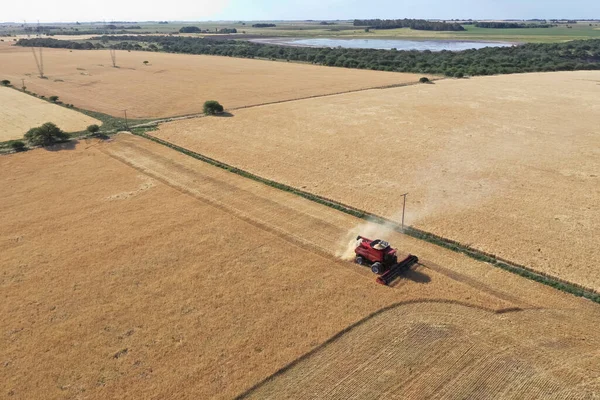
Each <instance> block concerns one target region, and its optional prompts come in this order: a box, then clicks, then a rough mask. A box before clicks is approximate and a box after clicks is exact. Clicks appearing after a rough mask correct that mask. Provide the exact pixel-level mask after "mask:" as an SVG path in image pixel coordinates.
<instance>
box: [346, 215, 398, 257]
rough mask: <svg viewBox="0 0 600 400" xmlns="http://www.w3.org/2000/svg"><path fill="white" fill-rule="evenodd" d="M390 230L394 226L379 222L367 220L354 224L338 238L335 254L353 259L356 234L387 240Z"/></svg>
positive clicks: (392, 229)
mask: <svg viewBox="0 0 600 400" xmlns="http://www.w3.org/2000/svg"><path fill="white" fill-rule="evenodd" d="M392 232H394V228H393V227H392V226H391V225H390V224H379V223H376V222H371V221H367V222H364V223H362V224H359V225H356V226H355V227H354V228H352V229H350V230H349V231H348V232H346V235H345V236H344V237H343V238H342V239H341V240H340V242H339V244H338V250H337V251H336V253H335V256H336V257H339V258H341V259H342V260H347V261H350V260H353V259H354V249H355V248H356V246H358V241H357V240H356V237H357V236H358V235H361V236H364V237H367V238H369V239H383V240H387V239H388V238H389V236H390V234H391V233H392Z"/></svg>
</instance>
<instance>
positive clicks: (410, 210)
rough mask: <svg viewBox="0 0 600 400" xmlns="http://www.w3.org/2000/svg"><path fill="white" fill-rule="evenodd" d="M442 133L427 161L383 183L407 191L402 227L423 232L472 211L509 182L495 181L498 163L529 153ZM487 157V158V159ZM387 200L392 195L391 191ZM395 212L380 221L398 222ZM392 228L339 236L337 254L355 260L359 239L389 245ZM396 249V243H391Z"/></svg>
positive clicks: (373, 226)
mask: <svg viewBox="0 0 600 400" xmlns="http://www.w3.org/2000/svg"><path fill="white" fill-rule="evenodd" d="M456 129H457V130H458V131H457V132H446V138H445V139H443V138H440V140H445V142H444V143H443V144H442V145H440V146H439V148H438V149H437V150H436V151H435V152H434V153H433V154H432V155H430V156H429V158H428V159H426V160H423V161H422V162H421V163H419V164H416V165H415V166H414V169H412V170H410V171H407V172H406V173H405V174H403V175H399V176H398V177H396V178H393V177H390V176H387V179H389V180H391V181H393V182H398V183H399V185H398V186H401V189H400V190H398V187H396V188H395V190H396V191H397V192H408V193H409V194H408V197H407V202H406V213H405V216H404V221H405V226H417V225H420V226H423V227H427V226H429V225H430V224H431V223H434V224H435V225H438V226H439V224H444V223H445V222H443V221H444V216H448V221H450V220H451V218H450V217H451V216H453V215H456V214H457V213H463V212H465V211H467V210H469V209H475V208H477V207H480V206H481V205H482V204H485V203H486V202H488V201H490V200H492V199H494V197H496V196H497V195H498V193H499V191H501V189H502V188H503V187H504V186H505V185H507V184H508V183H509V181H507V180H498V178H497V169H498V165H499V164H501V163H510V162H511V161H512V160H516V159H518V158H519V157H521V156H523V155H524V154H526V152H527V151H531V149H524V148H515V146H514V145H513V144H512V143H511V142H510V141H506V140H504V138H502V137H492V138H489V137H486V138H485V139H486V140H488V142H486V141H483V140H480V139H478V138H476V139H477V140H476V139H474V140H473V142H468V143H466V144H465V143H462V142H460V141H454V140H451V139H452V137H453V136H456V135H460V134H461V132H460V130H459V129H458V128H456ZM490 154H491V156H490ZM390 195H391V196H393V195H394V194H393V193H392V192H391V193H390ZM398 202H399V207H398V208H397V209H394V210H391V212H385V213H384V214H382V216H384V217H386V218H387V219H389V220H392V221H396V222H397V223H398V224H400V222H401V221H402V200H401V198H399V199H398ZM393 230H394V229H393V227H391V226H389V224H388V225H387V226H386V225H381V224H377V223H375V222H365V223H361V224H358V225H357V226H355V227H353V228H352V229H350V230H349V231H348V232H346V233H345V234H344V236H343V237H342V238H340V241H339V243H340V244H339V250H338V251H337V252H336V255H337V256H338V257H340V258H342V259H345V260H349V259H352V257H353V256H354V252H353V250H354V248H355V245H356V236H357V235H362V236H365V237H368V238H370V239H383V240H388V237H389V235H390V233H391V232H392V231H393ZM391 244H392V246H394V247H398V246H400V244H399V243H391Z"/></svg>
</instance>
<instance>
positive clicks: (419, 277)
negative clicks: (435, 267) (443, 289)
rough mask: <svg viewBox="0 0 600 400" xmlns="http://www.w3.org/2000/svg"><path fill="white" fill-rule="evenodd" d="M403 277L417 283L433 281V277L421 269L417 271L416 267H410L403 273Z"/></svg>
mask: <svg viewBox="0 0 600 400" xmlns="http://www.w3.org/2000/svg"><path fill="white" fill-rule="evenodd" d="M401 277H402V278H405V279H408V280H411V281H413V282H415V283H429V282H431V278H430V277H429V275H427V274H425V273H423V272H421V271H417V270H415V269H409V270H407V271H405V272H403V273H402V275H401Z"/></svg>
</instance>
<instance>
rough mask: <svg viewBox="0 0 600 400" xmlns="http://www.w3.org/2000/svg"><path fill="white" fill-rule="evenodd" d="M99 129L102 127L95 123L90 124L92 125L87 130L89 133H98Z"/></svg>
mask: <svg viewBox="0 0 600 400" xmlns="http://www.w3.org/2000/svg"><path fill="white" fill-rule="evenodd" d="M99 130H100V127H99V126H98V125H96V124H93V125H90V126H88V127H87V131H88V132H89V133H92V134H93V133H98V131H99Z"/></svg>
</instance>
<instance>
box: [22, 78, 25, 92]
mask: <svg viewBox="0 0 600 400" xmlns="http://www.w3.org/2000/svg"><path fill="white" fill-rule="evenodd" d="M21 83H22V85H21V89H23V91H25V79H23V78H21Z"/></svg>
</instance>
